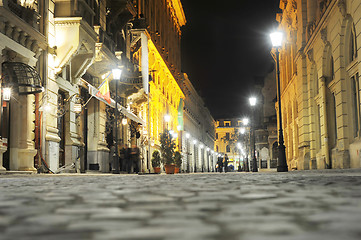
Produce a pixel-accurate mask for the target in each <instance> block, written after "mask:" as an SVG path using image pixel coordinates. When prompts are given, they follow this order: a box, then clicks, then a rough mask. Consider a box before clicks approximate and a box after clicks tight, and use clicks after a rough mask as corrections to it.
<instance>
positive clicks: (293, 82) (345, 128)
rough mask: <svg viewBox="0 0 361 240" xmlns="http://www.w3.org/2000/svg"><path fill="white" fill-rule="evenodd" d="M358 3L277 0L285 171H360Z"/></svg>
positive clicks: (359, 25)
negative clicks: (283, 35)
mask: <svg viewBox="0 0 361 240" xmlns="http://www.w3.org/2000/svg"><path fill="white" fill-rule="evenodd" d="M360 7H361V1H359V0H357V1H351V0H322V1H320V0H319V1H314V0H298V1H290V0H289V1H280V8H281V9H282V11H283V12H282V13H281V14H278V15H277V20H278V21H279V22H280V29H282V30H283V31H284V32H285V33H286V41H285V43H284V44H283V46H282V48H281V49H280V72H281V101H282V121H283V129H284V139H285V146H286V155H287V161H288V167H289V169H300V170H302V169H324V168H359V167H360V166H361V163H360V159H361V158H360V156H359V154H360V147H361V141H360V129H361V127H360V126H361V125H360V122H361V121H360V94H359V92H360V82H359V80H360V79H359V72H360V70H361V69H360V66H361V65H360V64H359V62H360V61H359V56H360V46H361V40H360V37H359V35H360V29H361V21H360V19H361V15H360V11H358V10H359V9H360Z"/></svg>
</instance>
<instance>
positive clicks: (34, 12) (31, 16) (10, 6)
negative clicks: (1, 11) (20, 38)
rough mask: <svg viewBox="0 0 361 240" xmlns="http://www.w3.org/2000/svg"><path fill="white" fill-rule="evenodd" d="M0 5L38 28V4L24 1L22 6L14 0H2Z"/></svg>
mask: <svg viewBox="0 0 361 240" xmlns="http://www.w3.org/2000/svg"><path fill="white" fill-rule="evenodd" d="M0 7H2V8H5V9H7V10H9V11H11V12H12V13H13V14H15V15H16V16H18V17H19V18H21V19H22V20H23V21H24V22H26V23H27V24H29V25H30V26H32V27H33V28H35V29H36V30H39V21H40V15H39V13H38V6H37V5H36V3H35V2H33V3H32V4H28V3H27V2H24V6H22V5H19V4H18V3H17V1H16V0H2V3H1V2H0Z"/></svg>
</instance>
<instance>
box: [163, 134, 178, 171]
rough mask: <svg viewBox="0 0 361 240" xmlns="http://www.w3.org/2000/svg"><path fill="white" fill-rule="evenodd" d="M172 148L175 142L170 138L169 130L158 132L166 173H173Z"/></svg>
mask: <svg viewBox="0 0 361 240" xmlns="http://www.w3.org/2000/svg"><path fill="white" fill-rule="evenodd" d="M174 148H175V142H174V140H173V139H172V135H170V133H169V131H168V130H167V129H166V130H165V131H164V132H163V133H161V134H160V152H161V154H162V163H163V165H164V168H165V172H166V173H167V174H173V173H174V168H175V166H174V157H173V154H174Z"/></svg>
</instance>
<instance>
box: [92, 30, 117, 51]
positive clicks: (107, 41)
mask: <svg viewBox="0 0 361 240" xmlns="http://www.w3.org/2000/svg"><path fill="white" fill-rule="evenodd" d="M94 31H95V32H96V33H97V34H98V38H99V39H98V42H99V43H103V44H104V45H105V46H106V47H107V48H108V49H109V50H110V51H111V52H115V42H114V41H113V39H112V38H111V36H110V35H108V33H107V32H105V31H104V30H103V29H102V28H101V27H100V26H94Z"/></svg>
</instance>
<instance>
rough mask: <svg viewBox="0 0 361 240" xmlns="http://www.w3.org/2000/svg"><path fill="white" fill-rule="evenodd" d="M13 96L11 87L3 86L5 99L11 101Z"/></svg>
mask: <svg viewBox="0 0 361 240" xmlns="http://www.w3.org/2000/svg"><path fill="white" fill-rule="evenodd" d="M10 98H11V88H8V87H6V88H3V100H4V101H10Z"/></svg>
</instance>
